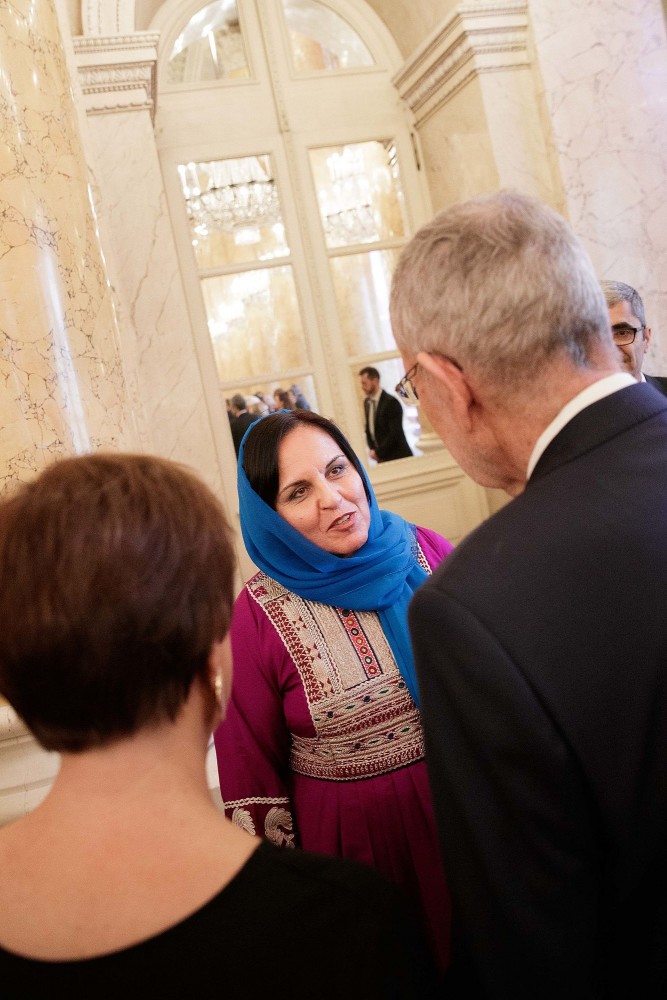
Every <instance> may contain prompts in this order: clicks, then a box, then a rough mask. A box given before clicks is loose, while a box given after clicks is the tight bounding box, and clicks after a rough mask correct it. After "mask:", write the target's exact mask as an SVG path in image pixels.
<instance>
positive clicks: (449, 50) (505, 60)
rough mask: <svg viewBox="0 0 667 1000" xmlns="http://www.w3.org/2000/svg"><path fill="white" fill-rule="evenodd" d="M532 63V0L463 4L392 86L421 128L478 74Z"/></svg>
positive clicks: (429, 40) (421, 46)
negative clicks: (529, 33)
mask: <svg viewBox="0 0 667 1000" xmlns="http://www.w3.org/2000/svg"><path fill="white" fill-rule="evenodd" d="M528 65H529V56H528V2H527V0H509V2H505V3H493V2H486V3H484V2H483V3H461V4H459V5H458V7H457V8H456V10H455V11H454V12H453V13H452V14H451V15H450V17H449V18H448V19H447V20H446V21H445V22H444V23H443V24H442V25H441V26H440V27H439V28H437V29H436V30H435V31H434V32H433V33H432V34H431V35H429V37H428V38H427V39H426V40H425V41H424V42H423V43H422V45H420V46H419V48H418V49H416V51H415V52H414V53H413V55H412V56H411V57H410V59H408V61H407V62H406V63H405V65H404V66H403V67H402V69H400V70H399V72H398V73H397V74H396V75H395V76H394V78H393V83H394V85H395V86H396V88H397V90H398V93H399V94H400V96H401V97H402V99H403V100H404V101H405V102H406V104H407V105H408V107H409V108H410V109H411V111H412V112H413V114H414V117H415V123H416V124H420V123H421V122H423V121H425V120H426V119H427V118H429V117H430V116H431V115H432V114H433V113H434V112H435V111H437V110H438V108H440V107H442V106H443V104H446V103H447V102H448V101H449V100H451V98H452V97H453V96H454V95H455V94H456V93H457V92H458V91H459V90H461V88H462V87H464V86H465V85H466V84H467V83H468V82H469V81H470V80H472V79H473V78H474V77H475V76H477V75H478V74H480V73H490V72H497V71H498V70H505V69H515V68H517V67H524V66H528Z"/></svg>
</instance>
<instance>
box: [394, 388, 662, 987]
mask: <svg viewBox="0 0 667 1000" xmlns="http://www.w3.org/2000/svg"><path fill="white" fill-rule="evenodd" d="M666 567H667V400H665V399H664V398H663V397H662V396H659V395H658V393H656V392H655V390H653V389H652V388H650V387H648V386H646V385H642V384H637V385H633V386H629V387H627V388H625V389H622V390H621V391H620V392H617V393H614V394H613V395H611V396H609V397H607V398H606V399H602V400H600V401H598V402H596V403H594V404H593V405H592V406H590V407H588V408H587V409H586V410H584V411H583V412H581V413H579V414H578V415H577V416H576V417H575V418H574V419H573V420H572V421H571V422H570V423H569V424H567V426H566V427H565V428H564V429H563V430H562V431H561V432H560V434H558V435H557V437H556V438H555V439H554V440H553V441H552V442H551V444H550V445H549V446H548V448H547V450H546V451H545V453H544V454H543V455H542V457H541V459H540V461H539V462H538V465H537V468H536V469H535V471H534V473H533V476H532V477H531V479H530V481H529V483H528V484H527V486H526V489H525V491H524V493H523V494H521V496H519V497H517V498H516V499H514V500H513V501H512V502H511V503H509V504H508V505H507V506H506V507H503V508H502V509H501V510H500V511H499V512H498V513H496V514H495V515H494V516H493V517H491V518H490V519H489V520H488V521H486V522H485V523H483V524H482V525H481V526H480V527H479V528H477V529H476V530H475V531H474V532H473V533H472V534H471V535H470V536H468V538H467V539H466V540H465V541H464V542H463V543H462V544H461V545H460V546H459V548H458V550H456V551H455V552H454V553H453V554H452V555H450V556H449V557H448V558H447V560H446V561H445V563H443V565H442V567H441V568H440V569H438V570H436V572H435V573H434V575H433V576H432V577H431V579H430V580H429V581H428V582H427V583H425V584H424V586H423V587H422V588H420V590H418V591H417V592H416V594H415V596H414V598H413V600H412V602H411V605H410V610H409V622H410V629H411V635H412V640H413V645H414V649H415V657H416V664H417V672H418V677H419V684H420V689H421V696H422V711H423V719H424V726H425V733H426V759H427V762H428V765H429V773H430V777H431V784H432V788H433V793H434V799H435V806H436V813H437V818H438V823H439V829H440V833H441V842H442V849H443V853H444V859H445V870H446V872H447V877H448V880H449V883H450V885H451V889H452V896H453V899H454V904H455V916H454V927H455V934H456V929H458V935H457V936H456V937H455V941H454V949H455V955H456V954H457V953H458V956H459V958H458V962H457V960H456V958H455V960H454V964H453V967H452V981H451V987H452V988H451V991H450V992H447V991H445V993H443V996H444V995H447V996H448V997H454V996H461V997H465V998H466V1000H468V998H472V997H477V996H483V997H492V998H501V997H502V998H505V997H507V998H510V997H511V998H512V1000H517V998H530V1000H545V998H554V1000H555V998H558V1000H570V998H575V997H576V998H583V997H586V998H593V997H595V998H598V997H619V998H620V997H634V996H637V995H641V996H645V997H647V998H648V997H657V996H665V995H667V569H666ZM642 979H644V981H647V982H648V983H650V984H651V985H650V986H649V987H639V985H638V983H639V982H640V981H641V980H642ZM457 981H458V983H459V984H460V988H459V991H458V992H457V991H456V990H455V989H454V983H455V982H457ZM475 984H477V985H475Z"/></svg>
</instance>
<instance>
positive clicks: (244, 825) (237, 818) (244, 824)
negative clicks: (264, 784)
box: [231, 808, 255, 837]
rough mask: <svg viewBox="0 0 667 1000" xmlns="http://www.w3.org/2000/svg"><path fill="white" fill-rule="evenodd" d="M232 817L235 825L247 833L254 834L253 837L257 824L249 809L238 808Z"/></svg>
mask: <svg viewBox="0 0 667 1000" xmlns="http://www.w3.org/2000/svg"><path fill="white" fill-rule="evenodd" d="M231 819H232V823H233V824H234V826H240V827H241V829H242V830H245V832H246V833H250V834H252V836H253V837H254V836H255V824H254V823H253V821H252V816H251V815H250V813H249V812H248V810H247V809H239V808H236V809H235V810H234V812H233V813H232V816H231Z"/></svg>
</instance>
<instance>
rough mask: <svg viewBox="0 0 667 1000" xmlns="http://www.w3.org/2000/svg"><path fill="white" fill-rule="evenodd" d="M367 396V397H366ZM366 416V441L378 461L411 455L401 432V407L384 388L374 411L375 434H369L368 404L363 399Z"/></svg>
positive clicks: (388, 460)
mask: <svg viewBox="0 0 667 1000" xmlns="http://www.w3.org/2000/svg"><path fill="white" fill-rule="evenodd" d="M367 398H368V397H367ZM364 414H365V418H366V426H365V430H366V442H367V444H368V447H369V448H372V449H373V451H374V452H375V454H376V455H377V460H378V462H390V461H391V460H392V459H394V458H407V457H408V456H409V455H412V451H411V450H410V445H409V444H408V442H407V440H406V437H405V434H404V432H403V407H402V406H401V404H400V403H399V401H398V400H397V399H396V397H395V396H391V395H390V394H389V393H388V392H385V391H384V389H383V390H382V392H381V393H380V398H379V400H378V404H377V410H376V413H375V434H374V435H373V436H371V433H370V430H369V428H368V406H367V405H366V403H365V401H364Z"/></svg>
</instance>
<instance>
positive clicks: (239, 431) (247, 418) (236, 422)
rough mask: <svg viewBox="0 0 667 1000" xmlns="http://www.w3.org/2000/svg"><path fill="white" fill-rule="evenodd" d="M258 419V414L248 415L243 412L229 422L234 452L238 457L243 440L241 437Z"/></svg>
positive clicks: (246, 412)
mask: <svg viewBox="0 0 667 1000" xmlns="http://www.w3.org/2000/svg"><path fill="white" fill-rule="evenodd" d="M257 419H258V414H256V413H248V411H247V410H244V411H243V413H239V414H238V416H236V417H232V418H231V420H230V421H229V423H230V426H231V428H232V440H233V441H234V451H235V452H236V455H237V457H238V453H239V448H240V447H241V441H242V440H243V435H244V434H245V432H246V431H247V430H248V428H249V427H250V424H254V422H255V421H256V420H257Z"/></svg>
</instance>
